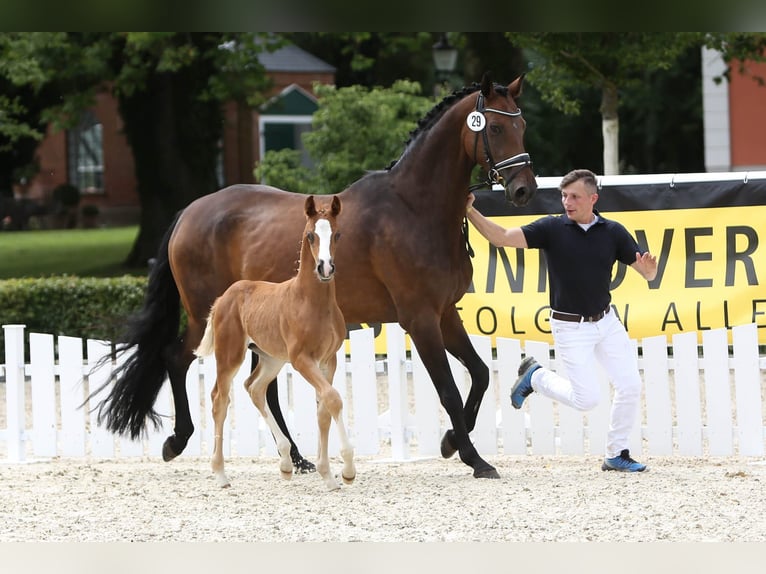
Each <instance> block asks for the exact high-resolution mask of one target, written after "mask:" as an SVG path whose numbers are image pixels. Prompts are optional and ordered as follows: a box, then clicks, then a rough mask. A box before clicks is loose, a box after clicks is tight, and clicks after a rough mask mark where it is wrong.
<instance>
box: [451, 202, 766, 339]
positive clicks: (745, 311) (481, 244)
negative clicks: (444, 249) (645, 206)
mask: <svg viewBox="0 0 766 574" xmlns="http://www.w3.org/2000/svg"><path fill="white" fill-rule="evenodd" d="M603 215H604V217H607V218H610V219H615V220H617V221H619V222H620V223H622V224H623V225H624V226H625V227H626V228H627V229H628V231H630V232H631V233H632V234H633V237H635V238H636V239H637V241H638V242H639V243H640V244H643V245H646V246H648V249H649V251H651V252H652V253H653V254H654V255H656V256H657V261H658V274H657V278H656V279H655V280H654V281H652V282H651V283H647V282H646V281H645V280H644V279H643V278H642V277H641V276H640V275H639V274H638V273H636V272H635V271H634V270H633V269H628V268H627V267H626V266H624V265H622V264H616V265H615V267H614V270H613V274H612V305H613V308H614V309H615V310H616V311H617V313H618V315H619V316H620V318H621V319H622V321H623V323H625V325H626V327H627V329H628V333H629V335H630V336H631V338H634V339H642V338H644V337H651V336H655V335H666V336H668V340H669V341H670V337H671V336H672V335H674V334H676V333H682V332H688V331H696V332H697V333H698V334H699V339H700V341H701V334H702V332H703V331H704V330H708V329H717V328H721V327H726V328H729V329H730V328H731V327H733V326H736V325H742V324H746V323H756V324H757V325H758V327H759V331H758V332H759V343H760V344H766V289H764V288H763V287H762V286H761V283H762V282H763V280H764V278H766V245H764V241H762V239H763V240H766V206H750V207H725V208H707V209H674V210H667V211H625V212H619V213H615V214H614V215H611V214H610V213H603ZM539 217H540V216H539V215H533V216H508V217H496V218H493V219H494V221H496V222H497V223H499V224H500V225H503V226H505V227H515V226H520V225H523V224H525V223H528V222H530V221H533V220H535V219H537V218H539ZM469 239H470V243H471V246H472V247H473V249H474V251H475V253H476V256H475V257H474V259H473V266H474V272H473V289H472V292H469V293H467V294H466V295H465V296H464V297H463V299H462V300H461V301H460V302H459V303H458V307H459V310H460V314H461V317H462V318H463V321H464V323H465V326H466V329H467V331H468V332H469V333H474V334H484V335H491V336H492V338H493V341H494V337H496V336H500V337H512V338H517V339H532V340H543V341H549V342H552V338H551V335H550V325H549V321H548V314H549V311H550V307H549V298H548V280H547V279H548V278H547V274H546V268H545V264H544V262H543V256H542V253H541V252H540V251H539V250H537V249H524V250H521V249H514V248H505V249H496V248H494V247H492V246H490V245H489V244H488V243H487V241H485V240H484V238H483V237H482V236H481V235H480V234H479V233H478V231H476V230H475V229H474V228H473V227H472V228H471V229H470V232H469Z"/></svg>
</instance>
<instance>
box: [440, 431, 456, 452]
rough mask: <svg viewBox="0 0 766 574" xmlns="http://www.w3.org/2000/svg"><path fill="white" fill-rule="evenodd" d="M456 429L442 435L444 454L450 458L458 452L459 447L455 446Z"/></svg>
mask: <svg viewBox="0 0 766 574" xmlns="http://www.w3.org/2000/svg"><path fill="white" fill-rule="evenodd" d="M454 443H455V431H453V430H448V431H447V432H445V433H444V436H443V437H442V444H441V451H442V456H443V457H444V458H450V457H451V456H452V455H454V454H455V453H456V452H457V447H456V446H455V444H454Z"/></svg>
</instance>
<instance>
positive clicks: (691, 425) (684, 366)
mask: <svg viewBox="0 0 766 574" xmlns="http://www.w3.org/2000/svg"><path fill="white" fill-rule="evenodd" d="M698 354H699V352H698V348H697V333H696V332H694V331H689V332H688V333H679V334H676V335H673V361H674V363H675V370H674V373H673V375H674V376H673V380H674V382H675V391H676V426H677V429H678V431H677V434H678V454H680V455H683V456H701V455H702V402H701V400H700V371H699V358H698Z"/></svg>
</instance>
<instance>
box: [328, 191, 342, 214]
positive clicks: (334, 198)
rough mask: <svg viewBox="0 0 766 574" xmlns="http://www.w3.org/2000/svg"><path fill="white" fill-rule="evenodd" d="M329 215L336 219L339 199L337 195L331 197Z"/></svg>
mask: <svg viewBox="0 0 766 574" xmlns="http://www.w3.org/2000/svg"><path fill="white" fill-rule="evenodd" d="M330 213H332V216H333V217H336V216H337V215H338V214H339V213H340V198H339V197H338V196H337V195H333V196H332V205H331V206H330Z"/></svg>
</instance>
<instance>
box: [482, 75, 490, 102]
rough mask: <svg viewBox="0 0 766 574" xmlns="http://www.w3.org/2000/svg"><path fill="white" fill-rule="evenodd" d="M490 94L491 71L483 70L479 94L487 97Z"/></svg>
mask: <svg viewBox="0 0 766 574" xmlns="http://www.w3.org/2000/svg"><path fill="white" fill-rule="evenodd" d="M491 94H492V73H491V72H484V75H483V76H482V78H481V95H482V96H484V97H485V98H489V97H490V95H491Z"/></svg>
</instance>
